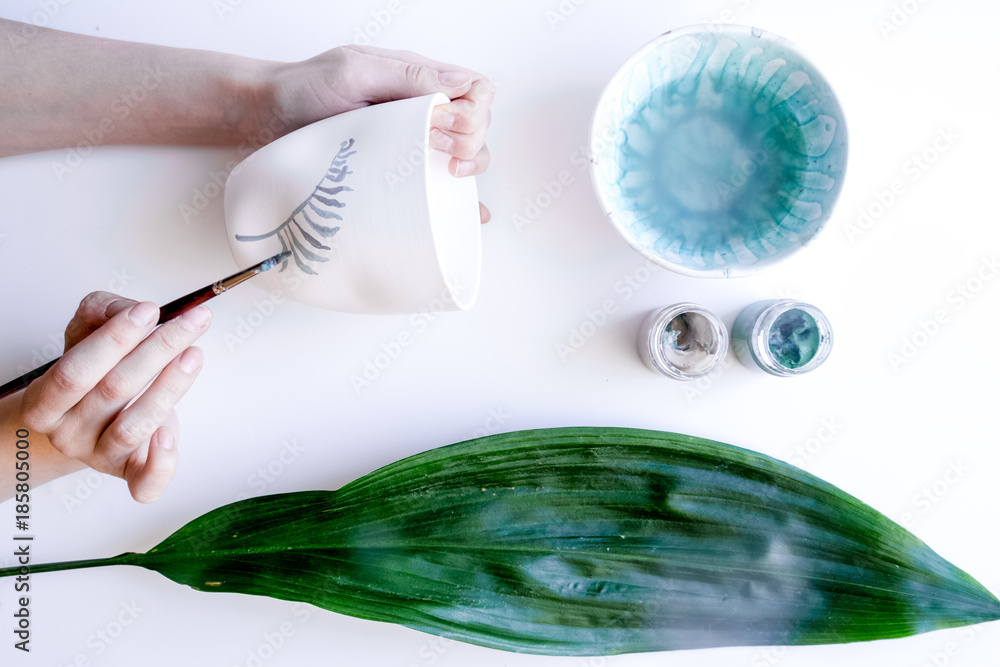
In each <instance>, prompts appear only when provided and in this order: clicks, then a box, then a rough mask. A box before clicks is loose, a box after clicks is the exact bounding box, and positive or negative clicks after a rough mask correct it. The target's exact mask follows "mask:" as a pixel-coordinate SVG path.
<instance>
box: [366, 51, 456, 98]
mask: <svg viewBox="0 0 1000 667" xmlns="http://www.w3.org/2000/svg"><path fill="white" fill-rule="evenodd" d="M472 80H473V77H472V75H471V74H469V73H468V72H462V71H459V70H437V69H435V68H433V67H430V66H427V65H421V64H418V63H413V62H407V61H405V60H396V59H393V60H390V61H389V62H388V63H386V65H385V66H383V67H378V68H376V69H375V71H374V72H372V76H371V77H370V78H369V79H368V84H369V90H368V91H367V97H368V99H369V100H371V102H372V103H376V104H377V103H380V102H391V101H393V100H403V99H408V98H411V97H420V96H421V95H430V94H432V93H444V94H445V95H447V96H448V98H449V99H455V98H456V97H461V96H462V95H464V94H465V93H467V92H469V89H470V87H471V86H472Z"/></svg>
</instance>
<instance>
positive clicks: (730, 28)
mask: <svg viewBox="0 0 1000 667" xmlns="http://www.w3.org/2000/svg"><path fill="white" fill-rule="evenodd" d="M703 32H712V33H716V34H735V35H740V36H746V35H750V36H752V37H756V38H758V39H759V38H767V39H768V40H771V41H774V42H776V43H779V44H781V46H782V47H783V48H785V49H787V50H788V51H790V52H791V53H794V54H795V56H796V57H798V58H799V59H800V60H801V61H802V62H803V63H805V64H807V65H808V66H809V67H810V68H811V69H812V71H813V73H815V74H816V75H818V78H819V79H820V81H821V82H822V83H823V84H825V85H826V88H827V90H829V92H830V100H831V101H832V102H833V105H834V106H833V108H834V109H835V110H836V111H837V116H838V121H839V122H840V127H841V128H842V129H843V132H844V158H843V161H844V176H843V177H841V179H840V180H839V181H838V182H837V185H836V186H835V188H836V192H835V193H834V196H833V199H832V200H831V201H830V214H829V215H828V216H827V218H826V220H824V221H823V222H822V223H821V224H820V225H819V227H817V228H816V230H815V231H814V232H813V233H812V234H811V235H810V236H809V238H808V239H807V240H806V241H805V242H803V243H801V244H800V245H798V246H797V247H795V248H793V249H792V250H790V251H789V252H786V253H785V254H783V255H781V256H778V257H775V258H772V259H768V260H765V261H763V262H756V263H754V264H752V265H751V266H749V267H728V266H727V267H722V268H718V269H711V270H702V271H699V270H696V269H691V268H688V267H685V266H681V265H679V264H675V263H673V262H671V261H669V260H667V259H665V258H663V257H661V256H660V255H657V254H656V253H654V252H652V251H650V250H649V249H647V248H645V247H640V246H639V244H638V243H637V241H636V240H635V239H634V238H633V237H632V235H631V233H630V232H629V231H628V230H626V229H624V228H623V226H622V224H621V222H620V221H619V220H618V219H617V218H616V217H615V214H614V211H613V210H612V207H611V206H610V205H609V201H608V199H607V195H606V193H605V192H604V190H603V188H602V186H601V179H599V175H598V170H599V168H600V166H599V164H598V151H596V150H595V146H597V145H599V144H600V143H604V142H608V141H610V140H611V139H610V138H605V137H603V136H601V137H599V136H598V134H599V131H600V129H601V128H599V127H598V120H599V116H600V113H601V108H602V107H603V106H604V102H605V100H606V99H607V98H608V95H609V94H610V92H611V90H612V88H613V87H615V86H616V85H618V84H619V83H620V80H621V79H622V77H623V76H624V75H625V74H626V73H627V72H628V71H629V70H630V69H631V68H632V67H633V66H634V65H635V63H636V62H638V61H639V60H641V59H642V58H644V57H645V56H646V55H647V54H648V53H650V52H651V51H653V50H654V49H656V48H658V47H660V46H661V45H662V44H663V43H664V42H670V41H673V40H675V39H677V38H678V37H684V36H685V35H689V34H692V33H703ZM849 151H850V135H849V133H848V130H847V123H846V122H845V118H844V109H843V106H842V105H841V104H840V98H839V96H838V95H837V92H836V90H834V88H833V86H832V85H831V84H830V81H829V79H827V78H826V75H825V74H823V72H822V70H820V69H819V68H818V67H816V65H815V63H813V61H812V60H811V59H810V58H809V57H808V56H807V55H806V54H805V53H804V52H803V51H802V49H801V48H800V47H799V46H798V45H797V44H796V43H795V42H793V41H791V40H789V39H787V38H785V37H782V36H781V35H778V34H775V33H773V32H770V31H768V30H765V29H763V28H758V27H756V26H749V25H742V24H736V23H723V24H719V23H693V24H690V25H685V26H682V27H680V28H674V29H671V30H668V31H666V32H664V33H662V34H660V35H657V36H656V37H654V38H653V39H651V40H649V41H648V42H646V43H645V44H643V45H642V46H641V47H639V48H638V49H637V50H636V51H634V52H633V53H632V55H630V56H629V57H628V59H627V60H626V61H625V62H624V63H622V65H621V66H620V67H619V68H618V69H617V70H615V73H614V74H613V75H612V76H611V78H610V79H609V80H608V82H607V84H605V86H604V88H602V89H601V94H600V96H599V97H598V99H597V104H596V105H595V107H594V111H593V114H592V115H591V121H590V132H589V135H588V145H587V152H588V154H589V157H590V180H591V183H592V185H593V187H594V192H595V193H596V195H597V199H598V201H599V202H600V204H601V208H602V209H603V211H604V215H605V216H606V217H607V218H608V219H610V221H611V224H612V225H613V226H614V228H615V231H617V232H618V234H619V236H621V237H622V238H623V239H625V241H626V242H627V243H628V245H629V246H630V247H631V248H632V249H633V250H635V251H636V252H638V253H639V254H640V255H642V256H643V257H645V258H646V259H648V260H649V261H651V262H653V263H654V264H656V265H658V266H661V267H663V268H665V269H668V270H670V271H673V272H674V273H679V274H681V275H685V276H690V277H692V278H743V277H746V276H752V275H756V274H758V273H760V272H761V271H765V270H768V269H771V268H774V267H775V266H777V265H779V264H782V263H784V262H786V261H787V260H788V259H789V258H791V257H793V256H795V255H796V254H798V253H799V251H801V250H802V249H804V248H806V247H808V246H809V245H811V244H812V243H813V241H814V240H815V238H816V237H817V236H818V235H819V234H820V233H821V232H822V231H823V230H824V229H825V228H826V227H827V225H829V223H830V220H831V219H832V218H833V210H834V209H835V208H836V205H837V202H838V201H839V200H840V197H841V194H842V193H843V181H844V178H845V177H846V174H847V164H848V158H849Z"/></svg>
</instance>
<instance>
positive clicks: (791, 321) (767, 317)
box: [733, 299, 833, 377]
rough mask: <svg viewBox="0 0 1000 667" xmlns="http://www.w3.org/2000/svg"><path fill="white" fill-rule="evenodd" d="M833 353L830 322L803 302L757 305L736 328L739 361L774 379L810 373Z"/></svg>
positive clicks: (735, 348) (735, 347)
mask: <svg viewBox="0 0 1000 667" xmlns="http://www.w3.org/2000/svg"><path fill="white" fill-rule="evenodd" d="M832 349H833V329H832V328H831V327H830V320H828V319H827V318H826V315H824V314H823V312H822V311H821V310H820V309H819V308H817V307H816V306H812V305H810V304H808V303H803V302H802V301H795V300H793V299H770V300H766V301H758V302H757V303H753V304H750V305H749V306H747V307H746V308H744V309H743V311H742V312H741V313H740V314H739V315H738V316H737V317H736V322H735V323H734V324H733V352H734V353H735V354H736V358H737V359H739V360H740V361H741V362H742V363H743V365H745V366H747V367H748V368H759V369H760V370H762V371H764V372H765V373H770V374H771V375H777V376H779V377H789V376H792V375H802V374H803V373H808V372H809V371H811V370H814V369H815V368H817V367H819V366H820V365H821V364H822V363H823V362H824V361H826V358H827V357H829V356H830V350H832Z"/></svg>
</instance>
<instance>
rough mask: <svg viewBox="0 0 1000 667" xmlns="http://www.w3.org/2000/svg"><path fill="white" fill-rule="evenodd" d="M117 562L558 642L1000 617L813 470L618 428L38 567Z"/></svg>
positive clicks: (457, 459) (530, 648) (926, 551)
mask: <svg viewBox="0 0 1000 667" xmlns="http://www.w3.org/2000/svg"><path fill="white" fill-rule="evenodd" d="M113 564H128V565H138V566H141V567H145V568H148V569H150V570H155V571H157V572H160V573H162V574H163V575H165V576H166V577H169V578H170V579H172V580H174V581H176V582H178V583H181V584H186V585H188V586H192V587H194V588H196V589H199V590H206V591H227V592H235V593H250V594H254V595H268V596H271V597H275V598H281V599H286V600H301V601H305V602H310V603H312V604H315V605H317V606H319V607H323V608H325V609H329V610H332V611H336V612H339V613H342V614H349V615H352V616H358V617H361V618H367V619H373V620H378V621H390V622H394V623H401V624H403V625H406V626H409V627H412V628H416V629H418V630H423V631H425V632H430V633H434V634H438V635H443V636H446V637H451V638H454V639H459V640H462V641H466V642H471V643H474V644H481V645H484V646H491V647H495V648H501V649H507V650H513V651H525V652H532V653H544V654H553V655H593V654H613V653H625V652H633V651H658V650H669V649H686V648H698V647H710V646H730V645H776V644H820V643H838V642H852V641H863V640H870V639H880V638H886V637H901V636H905V635H912V634H915V633H919V632H926V631H929V630H936V629H939V628H948V627H955V626H960V625H967V624H971V623H978V622H982V621H989V620H994V619H997V618H1000V602H998V601H997V599H996V598H995V597H994V596H993V595H991V594H990V593H989V592H988V591H987V590H986V589H985V588H983V586H981V585H980V584H979V583H978V582H976V581H975V580H974V579H973V578H972V577H970V576H969V575H967V574H966V573H965V572H963V571H961V570H959V569H958V568H956V567H955V566H954V565H952V564H951V563H949V562H947V561H946V560H944V559H943V558H941V557H940V556H938V555H937V554H936V553H934V552H933V551H932V550H931V549H930V548H928V547H927V546H926V545H925V544H924V543H923V542H921V541H920V540H918V539H917V538H916V537H914V536H913V535H912V534H911V533H909V532H908V531H906V530H904V529H903V528H901V527H900V526H898V525H896V524H895V523H893V522H892V521H890V520H889V519H888V518H886V517H885V516H883V515H882V514H880V513H878V512H876V511H875V510H873V509H872V508H870V507H868V506H867V505H865V504H864V503H862V502H860V501H859V500H857V499H855V498H853V497H852V496H850V495H848V494H846V493H844V492H843V491H840V490H839V489H837V488H836V487H834V486H832V485H830V484H828V483H826V482H823V481H822V480H820V479H817V478H816V477H814V476H812V475H810V474H808V473H806V472H803V471H802V470H799V469H797V468H794V467H792V466H789V465H787V464H785V463H782V462H780V461H777V460H775V459H772V458H769V457H767V456H763V455H761V454H756V453H753V452H750V451H747V450H743V449H739V448H736V447H731V446H729V445H724V444H721V443H717V442H712V441H708V440H704V439H700V438H694V437H689V436H683V435H676V434H671V433H660V432H655V431H641V430H632V429H617V428H561V429H548V430H538V431H522V432H516V433H508V434H502V435H495V436H490V437H486V438H480V439H478V440H471V441H468V442H464V443H460V444H457V445H452V446H450V447H443V448H440V449H436V450H432V451H429V452H425V453H423V454H418V455H416V456H412V457H410V458H407V459H405V460H403V461H400V462H398V463H395V464H392V465H389V466H386V467H384V468H382V469H380V470H377V471H375V472H373V473H371V474H369V475H366V476H365V477H362V478H361V479H359V480H357V481H355V482H353V483H351V484H348V485H347V486H345V487H343V488H341V489H340V490H338V491H332V492H330V491H310V492H302V493H289V494H282V495H274V496H266V497H262V498H252V499H249V500H245V501H242V502H239V503H234V504H232V505H228V506H226V507H222V508H220V509H218V510H215V511H213V512H209V513H208V514H206V515H204V516H202V517H200V518H199V519H196V520H195V521H192V522H191V523H189V524H188V525H186V526H184V527H183V528H181V529H180V530H178V531H177V532H176V533H174V534H173V535H171V536H170V537H169V538H167V539H166V540H164V541H163V542H162V543H160V544H159V545H158V546H157V547H156V548H154V549H152V550H151V551H149V552H148V553H146V554H123V555H121V556H118V557H115V558H110V559H106V560H99V561H81V562H77V563H64V564H56V565H52V566H42V567H36V568H32V569H33V571H34V572H39V571H43V570H44V569H69V568H74V567H91V566H95V565H113ZM9 574H13V571H12V570H7V571H0V575H9Z"/></svg>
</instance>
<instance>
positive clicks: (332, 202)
mask: <svg viewBox="0 0 1000 667" xmlns="http://www.w3.org/2000/svg"><path fill="white" fill-rule="evenodd" d="M353 147H354V139H348V140H347V141H342V142H340V150H339V151H337V155H336V156H334V158H333V160H332V161H331V162H330V167H329V168H328V169H327V171H326V174H324V176H323V178H322V180H320V182H319V183H317V184H316V187H315V188H313V191H312V194H310V195H309V196H308V197H307V198H306V200H305V201H303V202H302V203H301V204H299V205H298V206H297V207H296V208H295V210H294V211H292V214H291V215H289V216H288V218H287V219H286V220H285V221H284V222H282V223H281V224H280V225H278V226H277V227H275V228H274V229H272V230H271V231H269V232H267V233H266V234H257V235H247V234H237V235H236V240H237V241H244V242H250V243H252V242H254V241H263V240H264V239H268V238H271V237H272V236H277V237H278V241H280V242H281V250H282V251H291V253H292V258H293V259H294V260H295V264H296V266H298V267H299V269H300V270H301V271H302V272H303V273H308V274H310V275H316V271H315V269H313V268H312V267H311V266H310V265H309V264H308V263H307V262H314V263H318V262H327V261H329V260H330V258H329V257H324V256H323V255H321V254H319V253H318V252H316V251H319V250H330V246H328V245H326V244H325V243H323V241H321V240H320V238H317V237H321V238H323V239H329V238H332V237H333V236H334V235H335V234H336V233H337V232H339V231H340V226H339V225H337V222H342V221H343V219H344V218H343V217H342V216H341V214H340V213H338V212H337V211H338V210H339V209H342V208H344V207H345V206H347V204H346V203H344V202H343V201H341V200H340V199H338V198H337V196H338V195H340V194H341V193H344V192H353V191H354V190H353V188H351V187H349V186H346V185H341V183H343V182H344V179H346V178H347V176H348V175H350V174H353V173H354V172H353V171H350V170H349V169H348V168H347V167H348V164H347V162H348V158H349V157H351V156H352V155H354V154H355V153H357V151H356V150H351V149H352V148H353ZM287 267H288V264H287V262H286V263H283V264H282V265H281V269H280V270H281V271H284V270H285V269H286V268H287Z"/></svg>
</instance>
